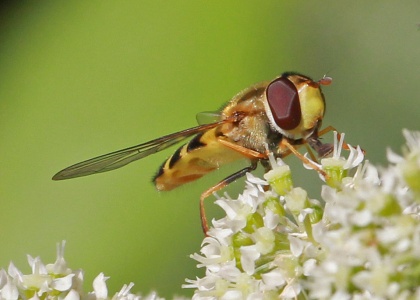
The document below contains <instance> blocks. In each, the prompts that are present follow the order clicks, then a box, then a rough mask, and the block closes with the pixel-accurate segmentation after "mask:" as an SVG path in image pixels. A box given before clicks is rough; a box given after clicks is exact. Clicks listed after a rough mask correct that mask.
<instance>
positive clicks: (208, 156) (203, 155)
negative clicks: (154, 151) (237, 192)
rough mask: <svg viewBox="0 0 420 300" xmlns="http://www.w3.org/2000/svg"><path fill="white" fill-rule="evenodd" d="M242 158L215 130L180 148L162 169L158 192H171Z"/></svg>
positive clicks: (158, 176) (155, 180)
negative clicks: (227, 145)
mask: <svg viewBox="0 0 420 300" xmlns="http://www.w3.org/2000/svg"><path fill="white" fill-rule="evenodd" d="M240 158H244V156H243V155H241V154H240V153H238V152H236V151H233V150H231V149H230V148H227V147H225V146H224V145H222V144H221V143H219V142H218V136H217V131H216V128H214V129H211V130H208V131H205V132H203V133H200V134H198V135H196V136H195V137H194V138H193V139H192V140H191V141H189V142H188V143H187V144H185V145H183V146H181V147H180V148H178V149H177V150H176V151H175V153H174V154H173V155H172V156H171V157H169V158H168V159H167V160H166V161H165V162H164V163H163V165H162V166H161V167H160V169H159V171H158V173H157V174H156V176H155V177H154V178H153V182H154V183H155V185H156V188H157V189H158V190H160V191H169V190H172V189H174V188H176V187H178V186H180V185H182V184H184V183H187V182H190V181H193V180H196V179H198V178H200V177H202V176H203V175H205V174H207V173H209V172H211V171H213V170H215V169H218V168H219V167H220V166H221V165H223V164H226V163H229V162H232V161H234V160H237V159H240Z"/></svg>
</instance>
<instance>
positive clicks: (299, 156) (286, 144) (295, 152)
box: [280, 139, 327, 177]
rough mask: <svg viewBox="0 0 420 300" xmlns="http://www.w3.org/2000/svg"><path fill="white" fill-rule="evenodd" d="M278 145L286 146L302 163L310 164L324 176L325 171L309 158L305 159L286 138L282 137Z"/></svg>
mask: <svg viewBox="0 0 420 300" xmlns="http://www.w3.org/2000/svg"><path fill="white" fill-rule="evenodd" d="M280 147H287V148H288V149H289V150H290V151H291V152H292V153H293V154H294V155H295V156H296V157H297V158H299V159H300V160H301V161H302V162H303V163H304V164H306V165H309V166H311V168H312V169H314V170H315V171H317V172H318V173H320V174H321V175H322V176H324V177H326V176H327V173H325V172H324V171H323V170H321V169H320V168H319V167H318V166H317V165H315V164H314V163H312V162H311V161H310V160H309V159H307V158H306V157H305V156H303V155H302V154H300V152H299V151H297V150H296V148H295V147H294V146H293V145H291V144H290V143H289V141H288V140H287V139H283V140H282V141H281V142H280Z"/></svg>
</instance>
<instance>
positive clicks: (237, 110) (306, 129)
mask: <svg viewBox="0 0 420 300" xmlns="http://www.w3.org/2000/svg"><path fill="white" fill-rule="evenodd" d="M331 81H332V79H331V78H329V77H325V76H324V77H323V78H322V79H321V80H319V81H313V80H312V79H311V78H309V77H307V76H304V75H302V74H299V73H295V72H286V73H283V74H282V75H281V76H279V77H277V78H275V79H273V80H271V81H267V82H262V83H258V84H255V85H253V86H251V87H249V88H247V89H245V90H243V91H241V92H240V93H238V94H237V95H236V96H234V97H233V98H232V99H231V100H230V101H229V102H228V103H227V104H226V106H225V107H224V108H223V109H222V110H221V111H220V112H219V113H218V114H217V119H216V120H215V121H214V122H212V123H209V124H202V125H198V126H196V127H193V128H190V129H186V130H183V131H179V132H176V133H173V134H169V135H166V136H163V137H160V138H157V139H155V140H151V141H149V142H146V143H142V144H139V145H136V146H133V147H129V148H125V149H122V150H119V151H115V152H112V153H109V154H105V155H101V156H98V157H95V158H92V159H89V160H86V161H83V162H80V163H78V164H75V165H72V166H70V167H68V168H66V169H64V170H62V171H60V172H58V173H57V174H55V175H54V176H53V178H52V179H53V180H63V179H70V178H75V177H80V176H87V175H91V174H96V173H101V172H107V171H111V170H114V169H117V168H120V167H122V166H125V165H127V164H129V163H131V162H133V161H135V160H138V159H141V158H143V157H146V156H148V155H150V154H153V153H156V152H158V151H161V150H163V149H166V148H168V147H169V146H172V145H174V144H176V143H179V142H181V141H183V140H185V139H186V138H188V137H191V136H194V137H193V138H192V139H191V140H190V141H189V142H188V143H186V144H185V145H183V146H181V147H180V148H178V149H177V150H176V151H175V152H174V154H172V156H170V157H169V158H168V159H167V160H166V161H165V162H164V163H163V164H162V166H161V167H160V169H159V171H158V172H157V174H156V175H155V176H154V178H153V182H154V184H155V185H156V188H157V189H158V190H159V191H168V190H172V189H174V188H176V187H178V186H180V185H182V184H184V183H187V182H190V181H194V180H196V179H198V178H200V177H202V176H203V175H205V174H207V173H209V172H211V171H213V170H216V169H218V168H219V167H220V166H221V165H225V164H227V163H230V162H232V161H235V160H238V159H247V160H249V162H250V164H249V166H248V167H246V168H244V169H241V170H239V171H237V172H235V173H233V174H232V175H230V176H228V177H227V178H225V179H224V180H222V181H220V182H219V183H218V184H216V185H215V186H213V187H211V188H209V189H208V190H206V191H205V192H204V193H203V194H202V195H201V197H200V216H201V224H202V227H203V231H204V233H206V232H207V231H208V222H207V219H206V215H205V210H204V199H205V198H207V197H208V196H210V195H211V194H213V193H214V192H216V191H218V190H220V189H222V188H223V187H225V186H226V185H228V184H229V183H231V182H233V181H235V180H236V179H238V178H240V177H241V176H244V175H245V174H246V173H247V172H250V171H252V170H254V169H255V168H256V167H257V164H258V162H261V164H262V165H263V166H264V167H265V168H266V169H267V168H268V167H269V164H268V153H270V152H271V153H273V154H274V156H275V157H284V156H286V155H289V154H290V153H293V154H295V155H296V156H297V157H298V158H299V159H301V160H303V161H304V162H306V163H308V160H307V159H306V158H305V157H303V156H302V155H301V154H300V153H299V152H298V151H297V150H296V147H299V146H300V145H303V144H309V145H310V146H311V147H312V148H313V149H314V150H315V151H316V152H317V154H318V156H319V157H325V156H327V155H328V154H330V153H331V152H332V148H333V147H332V145H331V144H323V143H321V141H320V140H319V135H321V134H323V133H324V132H326V131H329V130H331V129H330V128H328V129H324V130H323V131H322V132H320V131H319V130H320V127H321V122H322V119H323V116H324V112H325V98H324V95H323V94H322V91H321V85H328V84H330V83H331ZM315 169H316V168H315ZM318 171H319V172H322V171H321V170H319V169H318Z"/></svg>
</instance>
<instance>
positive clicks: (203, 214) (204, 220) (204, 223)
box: [200, 160, 258, 235]
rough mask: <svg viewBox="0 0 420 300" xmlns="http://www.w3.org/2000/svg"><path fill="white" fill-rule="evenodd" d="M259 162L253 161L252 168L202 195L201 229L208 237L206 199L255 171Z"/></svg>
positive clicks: (235, 174)
mask: <svg viewBox="0 0 420 300" xmlns="http://www.w3.org/2000/svg"><path fill="white" fill-rule="evenodd" d="M257 162H258V160H251V165H250V166H248V167H246V168H243V169H241V170H239V171H237V172H235V173H233V174H232V175H229V176H228V177H226V178H225V179H223V180H222V181H220V182H219V183H218V184H216V185H215V186H213V187H211V188H209V189H208V190H206V191H205V192H203V193H202V194H201V197H200V218H201V227H202V228H203V232H204V234H205V235H207V232H208V231H209V224H208V222H207V217H206V209H205V207H204V199H206V198H207V197H208V196H210V195H212V194H213V193H214V192H217V191H219V190H221V189H222V188H224V187H225V186H227V185H228V184H230V183H232V182H233V181H235V180H237V179H238V178H241V177H242V176H244V175H245V174H246V173H248V172H251V171H253V170H255V169H256V168H257Z"/></svg>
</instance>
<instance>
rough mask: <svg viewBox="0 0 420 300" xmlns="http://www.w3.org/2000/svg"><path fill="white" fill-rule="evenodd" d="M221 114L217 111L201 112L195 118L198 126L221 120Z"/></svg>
mask: <svg viewBox="0 0 420 300" xmlns="http://www.w3.org/2000/svg"><path fill="white" fill-rule="evenodd" d="M221 116H222V113H221V112H219V111H203V112H199V113H198V114H197V115H196V116H195V118H196V119H197V123H198V124H200V125H201V124H210V123H214V122H217V121H218V120H220V119H221Z"/></svg>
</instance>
